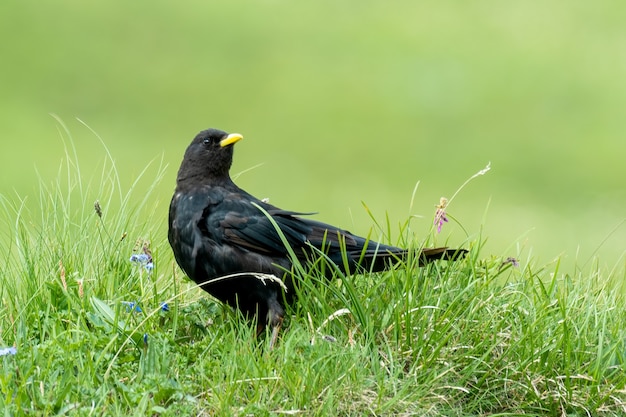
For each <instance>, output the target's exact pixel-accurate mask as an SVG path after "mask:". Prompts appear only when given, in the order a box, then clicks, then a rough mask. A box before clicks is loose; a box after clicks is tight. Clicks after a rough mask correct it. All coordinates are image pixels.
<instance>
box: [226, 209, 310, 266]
mask: <svg viewBox="0 0 626 417" xmlns="http://www.w3.org/2000/svg"><path fill="white" fill-rule="evenodd" d="M248 207H253V209H250V208H249V209H242V208H239V209H237V210H230V211H228V213H226V215H225V216H224V218H223V220H222V221H221V222H220V226H221V227H222V228H223V231H224V239H225V240H226V241H227V242H228V243H230V244H233V245H237V246H239V247H241V248H244V249H246V250H250V251H253V252H257V253H262V254H267V255H280V256H284V255H286V254H287V249H286V248H285V245H284V244H283V241H282V239H281V236H280V235H279V234H278V232H277V231H276V227H275V226H274V224H272V221H270V217H271V219H272V220H273V222H275V223H276V225H277V226H278V227H279V228H280V231H281V232H282V234H283V236H284V237H285V239H286V241H287V243H289V245H290V246H291V247H292V248H300V247H302V246H304V245H305V244H306V242H307V235H308V234H309V233H310V231H311V229H310V227H309V226H308V225H307V224H306V222H304V221H302V219H300V218H299V217H297V216H296V215H298V214H300V215H301V214H302V213H295V212H289V211H284V210H280V209H275V208H269V209H267V213H268V215H269V217H268V215H265V214H264V213H263V212H261V211H260V210H259V209H258V208H256V207H254V206H248ZM270 207H271V206H270Z"/></svg>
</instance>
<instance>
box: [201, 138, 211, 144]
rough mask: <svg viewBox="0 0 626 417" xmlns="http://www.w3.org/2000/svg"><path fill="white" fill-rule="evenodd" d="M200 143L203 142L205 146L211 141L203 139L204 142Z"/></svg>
mask: <svg viewBox="0 0 626 417" xmlns="http://www.w3.org/2000/svg"><path fill="white" fill-rule="evenodd" d="M202 142H203V143H204V144H205V145H208V144H209V143H211V140H210V139H205V140H203V141H202Z"/></svg>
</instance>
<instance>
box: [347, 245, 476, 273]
mask: <svg viewBox="0 0 626 417" xmlns="http://www.w3.org/2000/svg"><path fill="white" fill-rule="evenodd" d="M385 249H387V250H386V251H382V250H368V251H365V252H364V253H363V254H361V257H360V259H359V261H358V262H355V263H354V264H353V265H352V266H353V267H357V266H358V267H360V268H363V269H365V270H367V271H370V272H380V271H384V270H385V269H388V268H389V267H390V266H391V265H393V264H395V263H397V262H398V261H399V260H402V259H406V258H407V257H408V256H409V253H410V250H408V249H400V248H395V247H386V248H385ZM467 252H468V251H467V249H450V248H445V247H441V248H424V249H422V250H421V251H420V252H419V266H425V265H426V264H429V263H431V262H433V261H436V260H439V259H441V260H444V261H456V260H459V259H463V258H464V257H465V255H466V254H467ZM354 256H358V255H356V254H354ZM351 271H352V272H354V271H353V270H352V268H351Z"/></svg>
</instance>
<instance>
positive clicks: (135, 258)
mask: <svg viewBox="0 0 626 417" xmlns="http://www.w3.org/2000/svg"><path fill="white" fill-rule="evenodd" d="M130 261H131V262H134V263H138V264H147V263H148V262H151V261H152V259H151V258H150V256H148V255H146V254H145V253H139V254H137V253H133V254H132V255H130Z"/></svg>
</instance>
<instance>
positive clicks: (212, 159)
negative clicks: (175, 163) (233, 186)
mask: <svg viewBox="0 0 626 417" xmlns="http://www.w3.org/2000/svg"><path fill="white" fill-rule="evenodd" d="M241 139H243V136H241V135H240V134H239V133H231V134H228V133H226V132H224V131H221V130H218V129H207V130H203V131H202V132H200V133H198V134H197V135H196V137H195V138H194V139H193V141H192V142H191V144H190V145H189V147H187V150H186V151H185V156H184V157H183V162H182V163H181V165H180V169H179V170H178V179H177V181H178V182H181V181H193V182H194V183H204V184H208V183H211V182H221V181H228V180H230V176H229V174H228V171H229V170H230V166H231V165H232V163H233V148H234V147H233V145H234V144H235V143H236V142H238V141H240V140H241Z"/></svg>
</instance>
